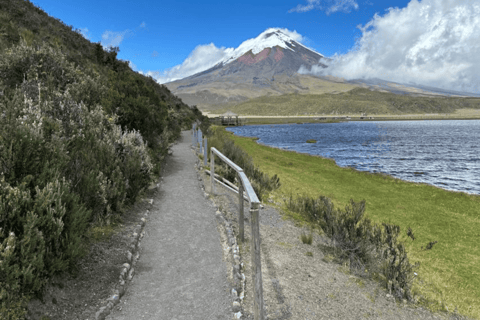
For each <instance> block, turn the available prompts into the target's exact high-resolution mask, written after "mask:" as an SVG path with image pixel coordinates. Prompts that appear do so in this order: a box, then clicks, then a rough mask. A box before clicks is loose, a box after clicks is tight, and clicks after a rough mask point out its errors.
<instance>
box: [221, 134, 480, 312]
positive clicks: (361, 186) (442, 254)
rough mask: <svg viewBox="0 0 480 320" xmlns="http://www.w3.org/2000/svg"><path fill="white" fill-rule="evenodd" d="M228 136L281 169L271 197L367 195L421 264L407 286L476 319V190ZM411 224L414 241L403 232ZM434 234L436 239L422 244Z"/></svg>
mask: <svg viewBox="0 0 480 320" xmlns="http://www.w3.org/2000/svg"><path fill="white" fill-rule="evenodd" d="M230 138H232V139H233V140H234V141H235V143H236V144H237V145H239V146H240V147H241V148H243V149H244V150H245V151H246V152H247V153H248V154H250V155H251V156H252V158H253V161H254V163H255V164H256V165H257V166H259V168H260V169H261V170H262V171H263V172H265V173H267V174H269V175H273V174H277V175H278V176H279V178H280V181H281V182H282V186H281V187H280V189H278V190H277V191H276V192H275V193H274V194H273V195H272V197H273V198H274V199H275V200H276V201H277V202H281V200H282V199H286V198H287V197H289V196H290V195H291V194H293V195H294V196H295V195H296V194H301V195H308V196H311V197H318V196H319V195H325V196H327V197H329V198H331V199H332V202H333V203H334V204H335V205H336V206H337V207H338V206H340V207H344V206H345V205H346V204H347V203H348V201H349V199H351V198H352V199H354V200H355V201H360V200H362V199H365V200H366V216H367V217H368V218H370V219H372V220H373V221H375V222H377V223H382V222H389V223H393V224H397V225H399V226H400V227H401V234H402V238H401V241H402V242H404V243H405V245H406V247H407V251H408V254H409V257H410V262H411V263H415V262H417V261H418V262H420V263H421V266H420V268H419V270H418V271H417V272H418V277H417V278H418V279H420V280H418V281H416V282H415V283H414V287H413V290H414V292H418V293H420V294H421V295H423V296H424V297H425V298H426V300H423V302H422V301H421V303H423V304H424V305H426V306H427V307H429V308H430V309H431V310H446V308H448V310H450V311H452V310H454V309H455V306H457V307H458V311H459V312H460V313H461V314H464V315H467V316H470V317H475V318H480V303H479V301H480V246H479V245H478V242H479V241H480V196H475V195H468V194H465V193H460V192H450V191H446V190H443V189H440V188H436V187H433V186H429V185H426V184H418V183H411V182H406V181H402V180H399V179H395V178H393V177H390V176H388V175H384V174H371V173H367V172H359V171H356V170H354V169H351V168H340V167H338V166H337V165H336V164H335V162H334V161H333V160H330V159H324V158H321V157H314V156H309V155H305V154H298V153H295V152H290V151H283V150H279V149H275V148H270V147H266V146H261V145H258V144H257V143H255V139H252V138H242V137H236V136H233V134H230ZM289 215H290V216H291V217H292V218H294V219H298V220H302V219H303V218H302V217H301V216H300V215H297V214H295V213H289ZM409 227H411V228H412V230H413V232H414V234H415V240H412V239H411V238H410V237H408V236H407V229H408V228H409ZM432 241H438V243H436V244H435V245H434V246H433V247H432V249H430V250H425V247H426V246H427V245H428V244H429V243H430V242H432ZM422 247H423V249H422Z"/></svg>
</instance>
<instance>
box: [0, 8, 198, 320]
mask: <svg viewBox="0 0 480 320" xmlns="http://www.w3.org/2000/svg"><path fill="white" fill-rule="evenodd" d="M0 28H1V33H2V36H1V37H0V318H2V319H21V318H22V317H23V316H24V312H25V303H26V302H27V301H28V299H29V298H30V297H33V296H41V295H42V292H43V289H44V288H45V286H46V284H47V283H48V282H49V279H50V278H51V277H52V276H53V275H55V274H59V273H62V272H75V269H76V266H77V264H76V262H77V261H78V260H79V259H80V258H81V257H82V256H83V255H84V253H85V252H86V250H88V247H87V246H86V243H88V241H89V240H95V239H89V235H91V234H94V233H92V232H90V230H94V229H95V228H98V227H101V226H108V225H110V224H112V223H114V222H115V221H118V219H120V217H121V214H122V212H123V210H124V208H125V207H126V206H129V205H131V204H132V203H134V202H135V200H136V199H137V197H138V195H139V194H141V192H142V190H144V189H145V188H146V187H147V186H148V185H149V184H150V182H151V181H152V179H153V178H154V177H155V176H156V175H158V174H159V172H160V169H161V163H162V159H163V157H164V155H165V154H166V153H167V147H168V145H169V144H170V143H172V141H173V140H174V139H176V138H177V137H178V136H179V135H180V132H181V129H182V128H188V127H190V126H191V123H192V121H193V120H195V119H196V118H199V117H201V114H200V112H199V111H198V109H196V108H193V109H192V108H190V107H188V106H187V105H185V104H183V103H182V102H181V100H179V99H178V98H176V97H174V96H173V95H172V94H171V93H170V92H169V91H168V89H166V87H164V86H160V85H158V84H156V83H155V81H154V80H153V79H151V78H147V77H144V76H142V75H140V74H137V73H135V72H133V71H132V70H131V69H130V68H129V67H128V63H127V62H124V61H119V60H117V59H116V54H117V53H118V48H110V49H108V50H107V51H104V49H103V48H102V46H101V45H100V44H92V43H90V42H89V41H88V40H86V39H85V38H83V37H82V36H81V35H80V34H78V33H77V32H74V31H72V30H71V27H67V26H65V25H64V24H63V23H61V22H60V21H58V20H55V19H53V18H51V17H49V16H48V15H47V14H46V13H44V12H43V11H41V10H40V9H39V8H36V7H35V6H33V5H32V4H31V3H30V2H29V1H20V0H8V1H2V3H1V4H0Z"/></svg>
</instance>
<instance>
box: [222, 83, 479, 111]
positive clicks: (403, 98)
mask: <svg viewBox="0 0 480 320" xmlns="http://www.w3.org/2000/svg"><path fill="white" fill-rule="evenodd" d="M462 108H470V109H477V110H478V109H480V98H459V97H418V96H412V95H399V94H394V93H390V92H379V91H371V90H369V89H365V88H355V89H353V90H350V91H347V92H342V93H337V94H335V93H324V94H295V93H290V94H284V95H279V96H273V95H270V96H262V97H258V98H254V99H250V100H247V101H245V102H242V103H239V104H237V105H229V106H228V107H225V108H220V109H216V110H215V113H218V114H221V113H224V112H226V111H233V112H235V113H237V114H240V115H256V116H302V115H321V114H324V115H337V114H338V115H341V114H342V115H347V114H361V113H367V114H368V115H387V114H397V115H400V114H408V113H416V114H434V113H452V112H455V110H457V109H462Z"/></svg>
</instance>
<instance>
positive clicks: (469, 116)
mask: <svg viewBox="0 0 480 320" xmlns="http://www.w3.org/2000/svg"><path fill="white" fill-rule="evenodd" d="M202 113H203V115H205V116H207V117H208V118H211V119H213V118H217V117H220V116H221V114H214V113H210V112H208V111H202ZM238 118H239V120H240V121H241V123H242V124H245V125H257V124H282V123H322V122H327V123H331V122H342V121H412V120H420V121H421V120H478V119H480V110H475V109H461V110H457V112H455V113H442V114H405V115H398V114H379V115H361V114H351V115H305V116H288V115H265V116H260V115H238Z"/></svg>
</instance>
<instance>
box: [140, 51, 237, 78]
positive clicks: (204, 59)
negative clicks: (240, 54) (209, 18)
mask: <svg viewBox="0 0 480 320" xmlns="http://www.w3.org/2000/svg"><path fill="white" fill-rule="evenodd" d="M232 52H233V48H225V47H221V48H217V47H216V46H215V45H214V44H213V43H210V44H206V45H198V46H197V47H196V48H195V49H194V50H193V51H192V52H191V53H190V54H189V55H188V57H187V58H186V59H185V61H183V63H182V64H179V65H177V66H174V67H172V68H169V69H167V70H164V71H147V72H145V73H142V74H146V75H148V76H151V77H152V78H154V79H156V80H157V82H158V83H166V82H170V81H175V80H178V79H182V78H185V77H188V76H190V75H193V74H195V73H198V72H201V71H204V70H207V69H209V68H211V67H213V66H214V65H216V64H217V63H218V62H220V61H221V60H223V59H224V58H226V57H227V56H228V55H229V54H231V53H232Z"/></svg>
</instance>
